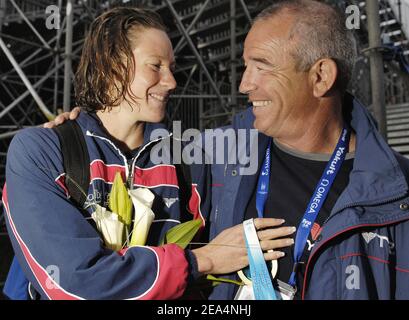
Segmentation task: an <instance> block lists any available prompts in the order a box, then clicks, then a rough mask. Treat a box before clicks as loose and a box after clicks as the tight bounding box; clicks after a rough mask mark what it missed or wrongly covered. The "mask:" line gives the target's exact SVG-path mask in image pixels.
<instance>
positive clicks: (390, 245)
mask: <svg viewBox="0 0 409 320" xmlns="http://www.w3.org/2000/svg"><path fill="white" fill-rule="evenodd" d="M362 237H363V238H364V240H365V242H366V243H367V244H369V243H370V242H372V241H373V240H374V239H379V247H380V248H384V247H385V246H387V248H388V249H389V251H390V253H391V251H392V249H393V248H394V247H395V244H394V243H393V242H392V241H390V240H389V238H388V237H386V236H381V235H379V234H377V233H375V232H363V233H362ZM385 243H386V245H385Z"/></svg>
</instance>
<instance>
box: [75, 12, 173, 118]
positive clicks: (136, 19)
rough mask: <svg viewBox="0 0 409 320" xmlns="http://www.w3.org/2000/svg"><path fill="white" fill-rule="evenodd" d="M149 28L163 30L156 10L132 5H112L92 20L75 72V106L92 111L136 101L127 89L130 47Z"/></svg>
mask: <svg viewBox="0 0 409 320" xmlns="http://www.w3.org/2000/svg"><path fill="white" fill-rule="evenodd" d="M149 28H154V29H158V30H162V31H164V32H166V27H165V25H164V23H163V21H162V19H161V17H160V16H159V15H158V14H157V13H156V12H154V11H152V10H147V9H140V8H133V7H117V8H113V9H111V10H109V11H106V12H104V13H103V14H101V15H100V16H99V17H97V18H96V19H95V20H94V21H93V22H92V24H91V26H90V29H89V32H88V35H87V37H86V38H85V42H84V46H83V49H82V55H81V60H80V63H79V65H78V68H77V71H76V74H75V82H74V89H75V97H76V103H77V105H78V106H80V107H81V108H83V109H85V110H87V111H88V112H96V111H98V110H105V109H106V108H112V107H115V106H118V105H119V104H120V103H121V102H122V101H124V100H126V101H128V103H130V104H131V103H132V101H133V102H136V97H135V95H134V94H133V93H132V92H131V90H130V84H131V82H132V80H133V78H134V72H133V70H134V67H135V60H134V56H133V53H132V50H133V49H134V48H135V46H136V43H137V41H138V37H139V36H142V33H143V30H144V29H149ZM129 99H131V100H132V101H129Z"/></svg>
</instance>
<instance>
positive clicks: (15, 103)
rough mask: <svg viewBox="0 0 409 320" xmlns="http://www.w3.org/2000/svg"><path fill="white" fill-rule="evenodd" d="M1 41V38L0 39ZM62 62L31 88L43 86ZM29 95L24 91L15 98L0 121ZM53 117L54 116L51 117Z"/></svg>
mask: <svg viewBox="0 0 409 320" xmlns="http://www.w3.org/2000/svg"><path fill="white" fill-rule="evenodd" d="M0 39H1V38H0ZM80 50H81V47H79V48H77V49H75V51H74V53H76V52H78V51H80ZM63 64H64V62H63V61H60V64H59V65H57V66H55V67H54V68H53V69H51V70H50V71H48V72H47V73H46V74H45V75H44V76H43V77H42V78H41V79H40V80H38V82H36V83H35V84H34V85H33V88H34V89H35V88H37V87H38V86H40V85H41V84H43V82H44V81H46V80H47V79H49V78H50V77H51V76H52V75H53V74H54V72H55V68H61V67H62V66H63ZM29 94H30V91H28V90H27V91H25V92H24V93H23V94H21V95H20V96H19V97H18V98H16V99H15V100H14V101H13V102H12V103H11V104H9V105H8V106H7V107H6V108H4V109H3V110H2V111H1V112H0V119H1V118H3V117H4V116H5V115H6V114H7V113H8V112H9V111H10V110H11V109H13V108H14V107H15V106H17V105H18V104H19V103H20V102H21V101H23V100H24V98H25V97H27V96H28V95H29ZM53 117H54V116H53Z"/></svg>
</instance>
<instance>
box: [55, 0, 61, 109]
mask: <svg viewBox="0 0 409 320" xmlns="http://www.w3.org/2000/svg"><path fill="white" fill-rule="evenodd" d="M58 8H59V10H60V12H61V11H62V0H58ZM60 30H61V29H60V28H58V29H57V41H56V42H55V47H54V50H55V52H56V55H55V65H56V66H58V64H59V63H60V37H61V31H60ZM58 71H59V69H58V68H56V69H55V73H54V105H53V112H54V114H57V107H58V106H57V104H58V81H59V80H58V76H59V72H58Z"/></svg>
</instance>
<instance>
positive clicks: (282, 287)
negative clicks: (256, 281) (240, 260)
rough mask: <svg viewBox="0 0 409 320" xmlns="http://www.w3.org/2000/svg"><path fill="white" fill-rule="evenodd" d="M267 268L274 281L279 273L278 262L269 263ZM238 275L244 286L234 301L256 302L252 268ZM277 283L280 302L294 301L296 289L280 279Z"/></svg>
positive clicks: (276, 287)
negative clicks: (251, 273)
mask: <svg viewBox="0 0 409 320" xmlns="http://www.w3.org/2000/svg"><path fill="white" fill-rule="evenodd" d="M267 268H268V269H269V270H270V273H271V278H272V279H274V278H275V277H276V275H277V271H278V262H277V260H272V261H269V262H267ZM237 274H238V276H239V278H240V279H241V281H243V283H244V285H243V286H240V288H239V289H238V291H237V293H236V296H235V298H234V300H255V296H254V292H253V287H252V282H251V275H250V268H248V267H247V268H245V269H243V270H240V271H238V272H237ZM275 282H276V285H275V286H274V288H275V292H276V295H277V297H278V298H279V299H280V300H293V299H294V296H295V293H296V289H294V288H293V287H292V286H290V285H289V284H287V283H285V282H283V281H281V280H279V279H277V280H276V281H275Z"/></svg>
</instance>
